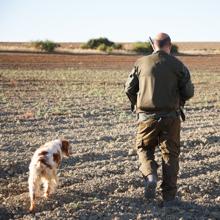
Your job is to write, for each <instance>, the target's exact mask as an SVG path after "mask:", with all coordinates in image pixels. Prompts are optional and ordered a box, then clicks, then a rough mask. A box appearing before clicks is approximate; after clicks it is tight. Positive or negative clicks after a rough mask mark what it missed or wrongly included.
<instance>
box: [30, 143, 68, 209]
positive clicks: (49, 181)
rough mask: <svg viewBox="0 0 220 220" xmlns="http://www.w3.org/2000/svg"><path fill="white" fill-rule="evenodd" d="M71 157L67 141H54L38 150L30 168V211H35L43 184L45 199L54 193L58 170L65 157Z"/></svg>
mask: <svg viewBox="0 0 220 220" xmlns="http://www.w3.org/2000/svg"><path fill="white" fill-rule="evenodd" d="M69 155H70V147H69V142H68V141H67V140H61V139H57V140H53V141H50V142H47V143H45V144H44V145H43V146H41V147H40V148H38V149H37V150H36V151H35V153H34V155H33V157H32V159H31V163H30V166H29V179H28V184H29V193H30V200H31V205H30V209H29V210H30V211H31V212H32V211H33V210H34V209H35V201H36V197H39V196H40V189H41V184H43V189H44V197H45V198H48V196H49V195H50V194H51V193H53V192H54V190H55V188H56V186H57V184H58V177H57V168H58V167H59V165H60V163H61V160H62V158H63V156H69Z"/></svg>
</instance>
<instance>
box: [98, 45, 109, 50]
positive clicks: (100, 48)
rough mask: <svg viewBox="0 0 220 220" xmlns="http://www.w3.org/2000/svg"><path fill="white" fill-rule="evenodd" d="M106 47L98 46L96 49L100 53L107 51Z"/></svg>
mask: <svg viewBox="0 0 220 220" xmlns="http://www.w3.org/2000/svg"><path fill="white" fill-rule="evenodd" d="M107 48H108V46H106V45H105V44H100V45H99V46H98V47H97V49H98V50H100V51H107Z"/></svg>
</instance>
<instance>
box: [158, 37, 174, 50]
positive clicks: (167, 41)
mask: <svg viewBox="0 0 220 220" xmlns="http://www.w3.org/2000/svg"><path fill="white" fill-rule="evenodd" d="M155 43H156V44H157V45H158V47H159V48H162V47H164V46H165V45H171V39H170V37H169V36H168V37H166V38H164V39H163V40H155Z"/></svg>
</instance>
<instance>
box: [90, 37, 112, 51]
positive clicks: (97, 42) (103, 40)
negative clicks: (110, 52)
mask: <svg viewBox="0 0 220 220" xmlns="http://www.w3.org/2000/svg"><path fill="white" fill-rule="evenodd" d="M102 44H104V45H105V46H108V47H111V46H113V45H114V42H112V41H110V40H108V38H103V37H100V38H97V39H91V40H89V41H88V42H87V43H86V45H87V46H88V48H91V49H97V48H98V47H99V46H100V45H102Z"/></svg>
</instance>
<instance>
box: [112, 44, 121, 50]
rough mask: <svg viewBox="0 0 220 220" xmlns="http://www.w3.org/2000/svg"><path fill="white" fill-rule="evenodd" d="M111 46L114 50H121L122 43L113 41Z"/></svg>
mask: <svg viewBox="0 0 220 220" xmlns="http://www.w3.org/2000/svg"><path fill="white" fill-rule="evenodd" d="M113 48H114V49H116V50H121V49H122V48H123V46H122V44H117V43H115V44H114V45H113Z"/></svg>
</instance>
